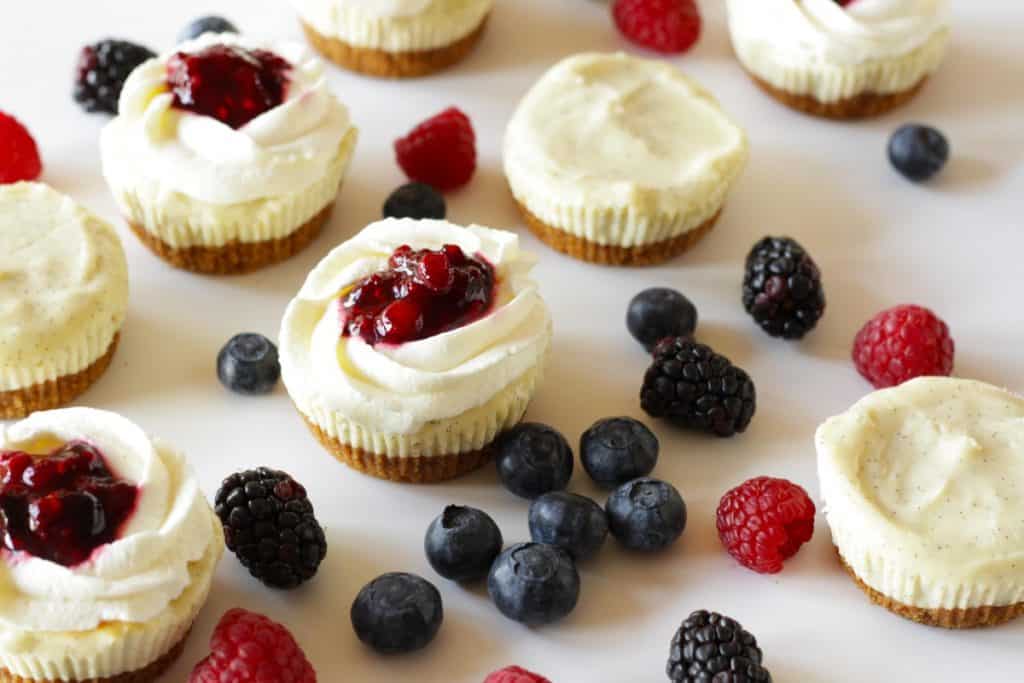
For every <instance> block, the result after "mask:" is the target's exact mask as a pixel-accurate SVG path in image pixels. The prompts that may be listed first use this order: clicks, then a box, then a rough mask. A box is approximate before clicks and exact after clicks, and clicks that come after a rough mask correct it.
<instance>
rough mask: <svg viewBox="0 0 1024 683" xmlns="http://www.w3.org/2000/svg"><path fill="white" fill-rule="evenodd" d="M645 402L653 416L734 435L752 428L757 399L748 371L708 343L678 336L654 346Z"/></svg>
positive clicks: (642, 394)
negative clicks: (720, 353) (751, 420)
mask: <svg viewBox="0 0 1024 683" xmlns="http://www.w3.org/2000/svg"><path fill="white" fill-rule="evenodd" d="M640 405H641V406H642V407H643V409H644V410H645V411H646V412H647V414H648V415H650V416H651V417H663V418H667V419H668V420H670V421H671V422H673V423H675V424H677V425H679V426H681V427H686V428H687V429H698V430H701V431H705V432H710V433H713V434H717V435H718V436H732V435H733V434H736V433H737V432H742V431H744V430H746V428H747V425H749V424H750V418H752V417H753V416H754V410H755V408H756V405H757V401H756V393H755V391H754V382H753V381H752V380H751V379H750V376H749V375H747V373H746V372H744V371H743V370H741V369H740V368H738V367H736V366H734V365H733V364H732V363H731V362H729V359H728V358H726V357H725V356H721V355H719V354H717V353H715V352H714V351H712V350H711V348H710V347H707V346H705V345H704V344H698V343H697V342H694V341H691V340H689V339H686V338H685V337H675V338H669V339H664V340H662V341H661V342H660V343H659V344H658V345H657V346H656V347H655V348H654V363H653V364H652V365H651V367H650V368H648V369H647V374H645V375H644V384H643V388H642V389H641V390H640Z"/></svg>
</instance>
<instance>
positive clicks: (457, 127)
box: [395, 107, 476, 192]
mask: <svg viewBox="0 0 1024 683" xmlns="http://www.w3.org/2000/svg"><path fill="white" fill-rule="evenodd" d="M395 156H396V157H397V159H398V165H399V166H401V167H402V170H403V171H405V174H406V175H407V176H409V178H410V179H411V180H415V181H418V182H421V183H426V184H427V185H431V186H433V188H434V189H435V190H439V191H441V192H447V191H448V190H455V189H457V188H460V187H462V186H463V185H465V184H466V183H468V182H469V179H470V178H472V177H473V173H474V172H475V171H476V134H475V133H474V132H473V124H472V123H471V122H470V120H469V117H468V116H466V115H465V114H463V113H462V112H461V111H459V110H458V109H456V108H455V107H451V108H449V109H445V110H444V111H443V112H441V113H440V114H438V115H437V116H434V117H432V118H429V119H427V120H426V121H424V122H423V123H421V124H419V125H418V126H416V127H415V128H413V129H412V131H411V132H410V133H409V134H408V135H406V136H405V137H404V138H399V139H398V140H395Z"/></svg>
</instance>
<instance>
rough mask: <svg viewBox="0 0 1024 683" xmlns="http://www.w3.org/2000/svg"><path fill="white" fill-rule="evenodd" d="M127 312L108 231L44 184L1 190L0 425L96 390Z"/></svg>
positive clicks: (115, 242) (123, 274)
mask: <svg viewBox="0 0 1024 683" xmlns="http://www.w3.org/2000/svg"><path fill="white" fill-rule="evenodd" d="M127 310H128V264H127V262H126V260H125V255H124V249H123V248H122V247H121V241H120V239H119V238H118V236H117V233H115V232H114V229H113V228H112V227H111V226H110V225H109V224H107V223H106V222H104V221H103V220H101V219H100V218H98V217H96V216H95V215H94V214H92V213H91V212H89V211H88V210H86V209H84V208H83V207H81V206H79V205H78V204H76V203H75V202H74V200H72V199H71V198H70V197H66V196H64V195H62V194H60V193H58V192H56V191H55V190H53V189H51V188H49V187H47V186H46V185H42V184H39V183H19V184H15V185H6V186H0V419H14V418H20V417H25V416H26V415H28V414H29V413H32V412H33V411H36V410H47V409H50V408H57V407H59V406H62V405H65V404H67V403H70V402H71V401H73V400H74V399H75V398H77V397H78V396H79V395H80V394H82V393H83V392H84V391H85V390H86V389H88V388H89V387H90V386H92V384H93V383H94V382H96V380H98V379H99V378H100V376H101V375H103V373H104V372H106V370H107V368H108V367H109V366H110V361H111V359H112V358H113V356H114V351H115V350H116V349H117V345H118V340H119V339H120V334H121V327H122V325H123V324H124V320H125V315H126V313H127Z"/></svg>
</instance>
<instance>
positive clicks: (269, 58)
mask: <svg viewBox="0 0 1024 683" xmlns="http://www.w3.org/2000/svg"><path fill="white" fill-rule="evenodd" d="M291 68H292V65H291V64H289V63H288V62H287V61H286V60H284V59H282V58H281V57H278V56H277V55H275V54H274V53H272V52H268V51H266V50H246V49H244V48H240V47H236V46H228V45H211V46H210V47H208V48H206V49H204V50H202V51H200V52H196V53H187V52H179V53H178V54H176V55H174V56H173V57H171V59H170V61H169V62H168V64H167V83H168V85H170V87H171V92H172V93H173V94H174V106H175V107H177V108H179V109H185V110H187V111H191V112H195V113H196V114H202V115H203V116H210V117H213V118H215V119H217V120H218V121H221V122H222V123H226V124H227V125H229V126H231V127H232V128H235V129H236V130H237V129H238V128H241V127H242V126H244V125H245V124H247V123H249V122H250V121H252V120H253V119H254V118H256V117H257V116H259V115H260V114H262V113H264V112H266V111H269V110H271V109H273V108H274V107H277V106H278V105H280V104H281V103H282V102H284V98H285V93H286V92H287V89H288V83H289V80H290V79H289V76H288V73H289V72H290V71H291Z"/></svg>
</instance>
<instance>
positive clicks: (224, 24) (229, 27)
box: [178, 16, 238, 43]
mask: <svg viewBox="0 0 1024 683" xmlns="http://www.w3.org/2000/svg"><path fill="white" fill-rule="evenodd" d="M204 33H238V28H236V27H235V25H234V24H232V23H231V22H230V21H228V20H227V19H225V18H224V17H218V16H209V17H200V18H198V19H194V20H193V21H192V22H191V23H189V25H188V26H186V27H185V28H183V29H181V33H179V34H178V42H179V43H184V42H185V41H186V40H192V39H193V38H198V37H199V36H201V35H203V34H204Z"/></svg>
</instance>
